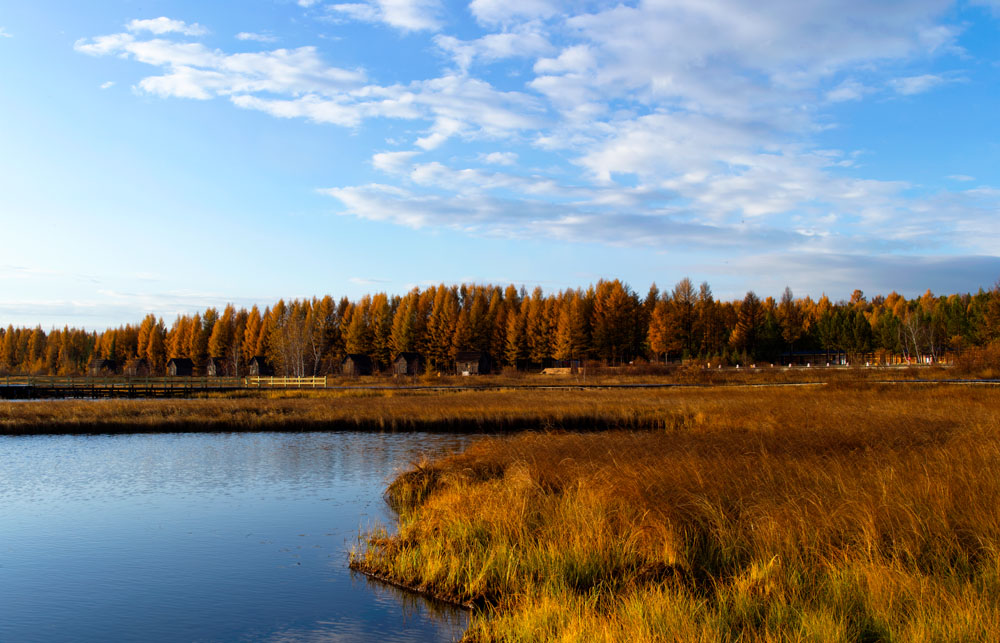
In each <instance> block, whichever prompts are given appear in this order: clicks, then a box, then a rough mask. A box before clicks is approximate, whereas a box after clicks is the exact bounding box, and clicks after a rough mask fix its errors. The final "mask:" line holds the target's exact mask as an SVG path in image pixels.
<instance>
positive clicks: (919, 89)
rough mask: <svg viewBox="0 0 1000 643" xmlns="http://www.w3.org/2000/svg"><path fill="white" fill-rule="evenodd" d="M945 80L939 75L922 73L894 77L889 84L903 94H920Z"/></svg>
mask: <svg viewBox="0 0 1000 643" xmlns="http://www.w3.org/2000/svg"><path fill="white" fill-rule="evenodd" d="M946 82H948V81H947V80H946V79H945V78H943V77H941V76H938V75H935V74H922V75H920V76H907V77H905V78H894V79H892V80H890V81H889V86H890V87H892V88H893V89H894V90H896V92H898V93H900V94H902V95H903V96H912V95H913V94H922V93H923V92H926V91H929V90H931V89H933V88H935V87H937V86H938V85H941V84H943V83H946Z"/></svg>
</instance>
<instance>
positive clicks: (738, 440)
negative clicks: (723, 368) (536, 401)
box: [352, 385, 1000, 641]
mask: <svg viewBox="0 0 1000 643" xmlns="http://www.w3.org/2000/svg"><path fill="white" fill-rule="evenodd" d="M656 397H657V398H658V399H659V400H660V401H659V402H658V403H656V404H649V405H647V406H645V407H643V406H642V403H641V401H640V400H641V398H627V399H621V400H620V402H619V403H618V404H619V405H620V406H617V410H616V412H617V413H620V414H622V415H628V414H629V413H634V414H636V415H637V416H641V417H643V418H645V420H644V422H645V423H646V424H647V425H648V426H650V427H652V426H655V428H648V429H647V430H643V431H636V430H610V431H601V432H588V433H577V432H566V431H549V432H525V433H520V434H517V435H514V436H508V437H493V438H485V439H483V440H481V441H479V442H477V443H476V444H474V445H472V446H471V447H470V448H469V449H467V450H466V451H465V452H464V453H461V454H458V455H455V456H451V457H448V458H445V459H442V460H440V461H435V462H424V463H419V464H418V465H415V466H414V468H413V469H412V470H411V471H409V472H408V473H405V474H403V475H402V476H401V477H399V478H398V479H397V480H395V481H394V482H393V483H392V485H391V486H390V487H389V489H388V491H387V499H388V500H389V501H390V503H391V504H392V505H393V506H394V507H396V508H397V510H398V512H399V527H398V531H396V532H393V533H391V534H390V533H389V532H387V531H384V530H381V531H376V532H373V533H370V534H367V535H365V536H364V537H363V538H362V540H361V542H360V543H359V546H358V548H357V550H356V551H355V553H354V554H353V556H352V565H353V566H354V567H355V568H356V569H359V570H362V571H365V572H369V573H373V574H377V575H379V576H382V577H386V578H390V579H392V580H393V581H394V582H397V583H399V584H401V585H404V586H409V587H414V588H418V589H420V590H423V591H428V592H432V593H434V594H436V595H437V596H439V597H442V598H445V599H448V600H452V601H456V602H459V603H467V604H471V605H474V606H476V610H475V612H474V617H473V621H472V625H471V627H470V629H469V631H468V633H467V635H466V638H467V639H468V640H470V641H546V640H552V641H555V640H558V641H593V640H599V641H600V640H603V641H654V640H657V641H659V640H674V641H778V640H781V641H784V640H797V641H990V640H992V641H995V640H1000V549H998V545H1000V390H998V389H996V388H983V387H980V388H971V387H968V388H963V387H954V386H952V387H945V386H938V385H931V386H927V387H920V388H917V387H899V386H893V387H887V386H867V385H839V386H826V387H809V388H782V389H703V390H698V391H695V390H688V391H674V392H669V393H665V394H663V395H662V396H661V395H657V396H656ZM612 399H613V398H611V397H605V398H603V400H602V401H601V403H600V405H603V406H605V407H607V406H609V405H615V402H613V401H612ZM637 402H639V406H640V408H641V409H642V410H636V409H634V405H635V404H636V403H637ZM626 409H632V410H631V411H626ZM647 413H648V415H647ZM652 417H658V418H659V421H658V422H652V421H651V418H652Z"/></svg>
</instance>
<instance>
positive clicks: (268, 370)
mask: <svg viewBox="0 0 1000 643" xmlns="http://www.w3.org/2000/svg"><path fill="white" fill-rule="evenodd" d="M249 366H250V375H251V376H255V377H265V376H268V375H274V368H272V367H271V364H269V363H268V361H267V358H266V357H264V356H263V355H257V356H255V357H253V358H252V359H251V360H250V364H249Z"/></svg>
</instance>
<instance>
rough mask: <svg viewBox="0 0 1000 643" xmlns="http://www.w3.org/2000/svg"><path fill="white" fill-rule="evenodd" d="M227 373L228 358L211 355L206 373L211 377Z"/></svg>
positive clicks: (206, 366) (206, 365) (206, 364)
mask: <svg viewBox="0 0 1000 643" xmlns="http://www.w3.org/2000/svg"><path fill="white" fill-rule="evenodd" d="M225 374H226V360H224V359H222V358H221V357H209V358H208V361H207V362H205V375H207V376H209V377H222V376H223V375H225Z"/></svg>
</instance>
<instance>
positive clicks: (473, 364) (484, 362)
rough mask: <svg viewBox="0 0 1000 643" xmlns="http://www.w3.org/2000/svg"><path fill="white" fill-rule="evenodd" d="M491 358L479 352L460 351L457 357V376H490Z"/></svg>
mask: <svg viewBox="0 0 1000 643" xmlns="http://www.w3.org/2000/svg"><path fill="white" fill-rule="evenodd" d="M489 372H490V358H489V356H488V355H487V354H486V353H482V352H479V351H460V352H459V353H458V355H456V356H455V373H456V374H457V375H489Z"/></svg>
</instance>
